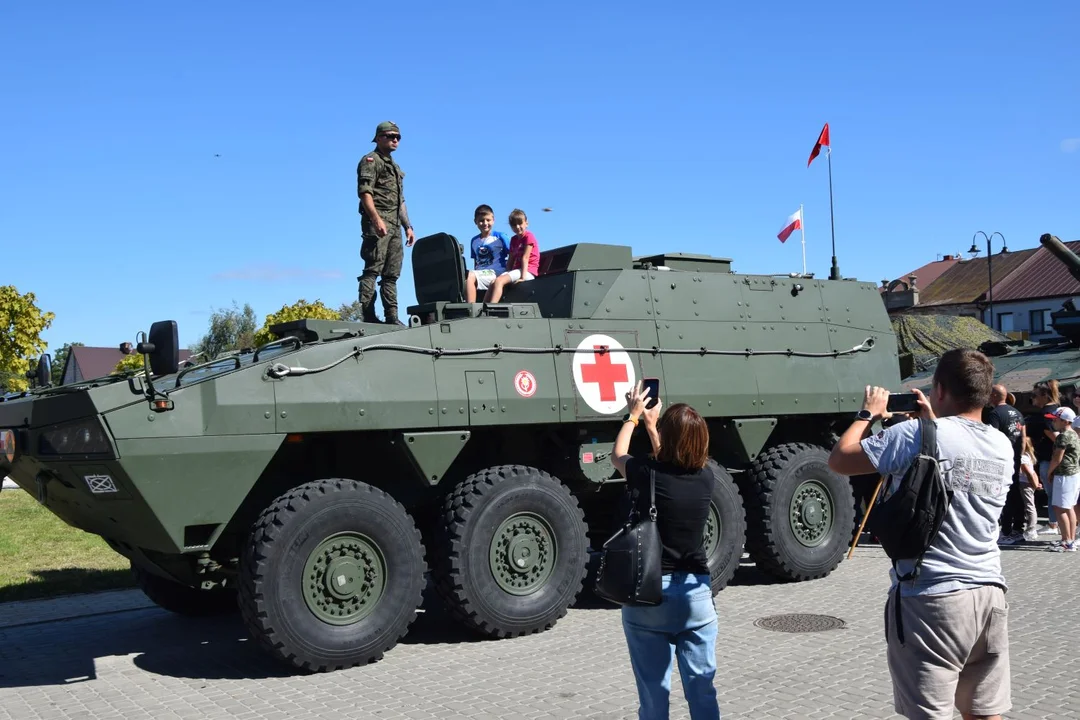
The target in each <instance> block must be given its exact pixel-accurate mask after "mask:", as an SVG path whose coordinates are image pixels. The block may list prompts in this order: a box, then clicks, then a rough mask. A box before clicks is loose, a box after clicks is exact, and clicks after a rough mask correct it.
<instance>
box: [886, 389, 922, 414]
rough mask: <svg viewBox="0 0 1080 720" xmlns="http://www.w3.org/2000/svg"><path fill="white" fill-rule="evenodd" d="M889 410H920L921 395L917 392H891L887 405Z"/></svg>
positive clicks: (902, 411)
mask: <svg viewBox="0 0 1080 720" xmlns="http://www.w3.org/2000/svg"><path fill="white" fill-rule="evenodd" d="M885 409H886V410H888V411H889V412H891V413H892V412H901V413H909V412H918V411H919V396H918V395H916V394H915V393H889V404H888V405H886V406H885Z"/></svg>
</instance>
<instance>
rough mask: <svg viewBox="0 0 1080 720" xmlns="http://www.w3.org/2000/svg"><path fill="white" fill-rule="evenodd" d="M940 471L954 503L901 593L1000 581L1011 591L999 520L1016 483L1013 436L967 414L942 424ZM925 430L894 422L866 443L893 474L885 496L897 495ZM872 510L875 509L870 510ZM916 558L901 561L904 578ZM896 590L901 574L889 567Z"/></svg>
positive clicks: (943, 420)
mask: <svg viewBox="0 0 1080 720" xmlns="http://www.w3.org/2000/svg"><path fill="white" fill-rule="evenodd" d="M937 441H938V458H939V460H940V461H941V463H940V465H939V467H940V469H941V473H942V476H943V477H944V479H945V482H946V484H947V485H948V486H949V487H950V488H951V489H952V490H953V498H952V504H951V505H950V506H949V512H948V514H947V515H946V516H945V521H944V522H943V523H942V524H941V530H940V532H939V533H938V536H937V537H936V538H935V539H934V542H933V543H931V545H930V548H929V549H928V550H927V551H926V554H925V555H923V562H922V569H921V570H920V571H919V576H918V577H917V578H915V579H914V580H910V581H906V582H905V583H904V586H903V587H902V588H901V589H900V594H901V595H903V596H905V597H906V596H910V595H940V594H942V593H947V592H952V591H954V590H962V589H965V588H972V587H978V586H980V585H989V584H995V585H1000V586H1001V587H1002V588H1006V587H1007V586H1006V585H1005V577H1004V576H1003V575H1002V574H1001V551H1000V550H999V549H998V544H997V537H998V517H999V516H1000V515H1001V508H1002V507H1003V506H1004V505H1005V496H1006V495H1007V494H1008V492H1009V485H1011V484H1012V474H1013V473H1012V465H1013V451H1012V446H1011V445H1009V439H1008V438H1006V437H1005V435H1003V434H1002V433H1001V432H999V431H998V430H995V429H994V428H992V427H990V426H989V425H985V424H983V423H981V422H977V421H974V420H968V419H967V418H961V417H946V418H938V420H937ZM921 442H922V432H920V430H919V423H918V421H916V420H909V421H907V422H902V423H900V424H898V425H894V426H892V427H890V428H888V429H886V430H883V431H881V432H880V433H878V434H876V435H871V436H870V437H868V438H866V439H865V440H863V441H862V447H863V450H864V451H865V452H866V455H867V457H868V458H870V462H872V463H873V464H874V467H875V468H877V471H878V472H879V473H881V474H882V475H888V476H891V477H889V478H888V483H887V485H886V486H885V487H884V489H883V492H882V495H881V497H882V499H884V498H885V497H888V495H889V494H890V493H892V492H894V491H895V490H896V487H897V485H899V483H900V478H901V477H903V475H904V471H905V470H907V468H908V466H909V465H911V462H912V461H913V460H914V459H915V456H916V455H918V453H919V445H920V444H921ZM871 512H873V510H871ZM913 567H914V560H901V561H899V562H898V563H897V568H898V569H899V571H900V574H902V575H903V574H906V573H908V572H910V571H911V570H912V569H913ZM889 574H890V577H891V578H892V586H893V587H895V586H896V577H897V576H896V572H895V571H893V570H890V573H889Z"/></svg>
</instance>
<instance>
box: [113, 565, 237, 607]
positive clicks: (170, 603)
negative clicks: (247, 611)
mask: <svg viewBox="0 0 1080 720" xmlns="http://www.w3.org/2000/svg"><path fill="white" fill-rule="evenodd" d="M131 574H132V576H133V577H134V578H135V584H136V585H137V586H138V588H139V589H140V590H142V591H143V593H144V594H145V595H146V597H148V598H150V600H151V601H153V603H154V604H155V605H157V606H158V607H159V608H162V609H164V610H168V611H169V612H173V613H176V614H177V615H188V616H191V617H201V616H205V615H223V614H225V613H230V612H236V609H237V607H236V592H235V591H233V590H226V589H225V588H215V589H213V590H202V589H201V588H193V587H188V586H187V585H181V584H180V583H178V582H173V581H172V580H169V579H167V578H163V577H161V576H160V575H155V574H154V573H152V572H149V571H147V570H143V569H142V568H141V567H139V566H138V565H136V564H135V563H132V564H131Z"/></svg>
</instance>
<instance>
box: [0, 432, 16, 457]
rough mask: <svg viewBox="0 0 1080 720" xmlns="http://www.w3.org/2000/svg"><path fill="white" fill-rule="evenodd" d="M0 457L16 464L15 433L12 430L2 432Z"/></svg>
mask: <svg viewBox="0 0 1080 720" xmlns="http://www.w3.org/2000/svg"><path fill="white" fill-rule="evenodd" d="M0 455H2V456H3V457H4V459H5V460H7V461H8V462H9V463H13V462H15V433H14V432H12V431H11V430H0Z"/></svg>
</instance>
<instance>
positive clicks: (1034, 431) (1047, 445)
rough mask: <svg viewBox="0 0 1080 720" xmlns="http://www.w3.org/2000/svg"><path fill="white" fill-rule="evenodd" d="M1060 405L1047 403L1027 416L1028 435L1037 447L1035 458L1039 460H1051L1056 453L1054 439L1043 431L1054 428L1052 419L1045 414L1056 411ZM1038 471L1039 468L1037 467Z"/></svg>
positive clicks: (1032, 443) (1033, 445)
mask: <svg viewBox="0 0 1080 720" xmlns="http://www.w3.org/2000/svg"><path fill="white" fill-rule="evenodd" d="M1058 407H1059V406H1058V405H1055V404H1054V403H1047V404H1046V405H1043V407H1042V409H1041V410H1039V411H1038V412H1037V413H1035V414H1034V415H1031V416H1029V417H1028V418H1027V423H1026V424H1027V436H1028V437H1029V438H1031V445H1032V447H1034V449H1035V459H1036V460H1038V461H1039V462H1042V461H1043V460H1046V461H1047V462H1049V461H1050V456H1051V455H1053V454H1054V441H1053V440H1051V439H1050V438H1048V437H1046V433H1044V432H1043V430H1053V429H1054V428H1053V426H1052V425H1051V424H1050V421H1049V420H1047V419H1046V418H1045V417H1043V416H1044V415H1046V414H1047V413H1052V412H1054V411H1055V410H1057V409H1058ZM1036 471H1038V468H1036Z"/></svg>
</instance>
